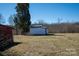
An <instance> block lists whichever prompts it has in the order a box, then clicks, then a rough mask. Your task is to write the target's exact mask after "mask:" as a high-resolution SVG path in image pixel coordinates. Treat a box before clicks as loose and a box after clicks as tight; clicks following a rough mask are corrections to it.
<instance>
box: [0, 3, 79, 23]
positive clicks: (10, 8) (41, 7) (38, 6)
mask: <svg viewBox="0 0 79 59" xmlns="http://www.w3.org/2000/svg"><path fill="white" fill-rule="evenodd" d="M15 6H16V4H14V3H8V4H5V3H4V4H3V3H2V4H1V3H0V13H1V14H2V15H3V17H4V19H5V22H6V23H8V18H9V16H10V15H12V14H15V13H16V10H15ZM29 9H30V14H31V22H32V23H34V22H38V21H39V20H43V21H44V22H47V23H57V22H58V18H61V22H77V21H79V4H77V3H75V4H73V3H72V4H68V3H65V4H64V3H60V4H59V3H57V4H56V3H32V4H30V8H29Z"/></svg>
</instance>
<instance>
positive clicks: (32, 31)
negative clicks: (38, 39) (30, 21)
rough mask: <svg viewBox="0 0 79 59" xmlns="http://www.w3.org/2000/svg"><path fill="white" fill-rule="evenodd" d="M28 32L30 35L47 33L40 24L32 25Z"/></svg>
mask: <svg viewBox="0 0 79 59" xmlns="http://www.w3.org/2000/svg"><path fill="white" fill-rule="evenodd" d="M30 34H32V35H47V34H48V29H47V28H46V27H44V26H42V25H32V26H31V27H30Z"/></svg>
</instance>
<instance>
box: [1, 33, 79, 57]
mask: <svg viewBox="0 0 79 59" xmlns="http://www.w3.org/2000/svg"><path fill="white" fill-rule="evenodd" d="M14 41H15V42H19V43H20V44H18V45H16V46H13V47H12V48H9V49H7V50H5V51H3V52H2V53H3V54H4V55H15V56H17V55H19V56H77V55H78V56H79V33H74V34H73V33H62V34H61V33H56V34H55V35H48V36H24V35H14Z"/></svg>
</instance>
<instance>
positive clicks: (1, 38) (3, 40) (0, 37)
mask: <svg viewBox="0 0 79 59" xmlns="http://www.w3.org/2000/svg"><path fill="white" fill-rule="evenodd" d="M11 44H13V35H12V28H11V27H9V26H6V25H1V24H0V50H3V49H5V48H6V47H8V46H10V45H11Z"/></svg>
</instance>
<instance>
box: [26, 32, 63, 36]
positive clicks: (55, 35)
mask: <svg viewBox="0 0 79 59" xmlns="http://www.w3.org/2000/svg"><path fill="white" fill-rule="evenodd" d="M27 36H64V35H61V34H52V33H51V34H30V35H27Z"/></svg>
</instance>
